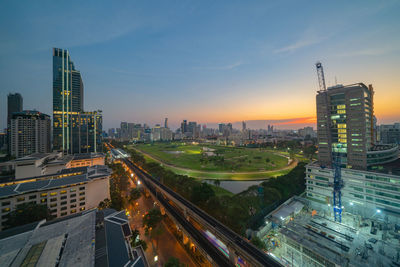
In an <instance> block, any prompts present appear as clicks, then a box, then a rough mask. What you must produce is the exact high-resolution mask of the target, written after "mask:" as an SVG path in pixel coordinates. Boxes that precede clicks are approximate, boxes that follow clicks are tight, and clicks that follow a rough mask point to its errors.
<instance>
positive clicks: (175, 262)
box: [164, 257, 185, 267]
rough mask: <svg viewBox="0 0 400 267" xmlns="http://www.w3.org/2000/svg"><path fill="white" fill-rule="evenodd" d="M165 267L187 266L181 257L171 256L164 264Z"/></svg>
mask: <svg viewBox="0 0 400 267" xmlns="http://www.w3.org/2000/svg"><path fill="white" fill-rule="evenodd" d="M164 267H185V265H184V264H183V263H181V262H180V261H179V259H177V258H174V257H170V258H169V259H168V260H167V262H166V263H165V264H164Z"/></svg>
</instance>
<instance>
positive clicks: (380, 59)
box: [0, 1, 400, 129]
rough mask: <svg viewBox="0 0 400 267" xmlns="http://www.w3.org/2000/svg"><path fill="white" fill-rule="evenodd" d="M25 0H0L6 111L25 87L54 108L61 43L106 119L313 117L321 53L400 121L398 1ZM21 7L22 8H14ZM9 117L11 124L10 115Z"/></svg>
mask: <svg viewBox="0 0 400 267" xmlns="http://www.w3.org/2000/svg"><path fill="white" fill-rule="evenodd" d="M20 5H22V4H21V3H7V4H5V3H3V4H1V6H2V8H1V10H2V11H0V12H1V13H2V14H1V15H2V16H0V17H1V18H0V22H1V25H12V26H11V27H9V28H7V29H6V28H2V29H0V32H1V33H2V34H1V36H3V38H4V39H3V40H2V42H1V48H2V49H1V52H0V58H1V60H0V67H1V68H2V71H1V72H0V79H1V80H2V86H1V90H0V98H1V114H6V109H7V105H6V96H7V94H8V93H14V92H18V93H21V94H22V96H23V98H24V99H25V101H24V105H25V106H26V109H37V110H40V111H41V112H44V113H46V114H51V113H52V112H51V110H52V107H51V102H52V101H51V99H52V95H51V92H52V89H51V88H52V85H51V84H52V81H51V69H52V65H51V61H52V58H51V56H49V55H50V53H51V52H50V51H51V49H52V48H53V47H63V48H65V49H68V50H69V51H70V53H71V55H72V57H73V58H74V62H75V63H76V64H77V65H79V70H80V71H81V73H82V76H83V79H84V80H85V96H84V98H85V100H87V101H86V104H87V108H88V110H94V109H101V110H103V114H104V129H107V128H111V127H115V128H116V127H118V125H119V123H120V121H131V122H138V123H148V124H151V125H154V124H156V123H158V124H161V125H162V123H163V120H164V118H165V117H168V118H169V120H168V123H169V125H170V126H171V128H177V127H178V126H179V124H180V122H181V121H182V120H183V119H187V120H190V121H197V122H198V123H201V124H204V123H206V124H212V123H214V124H217V123H219V122H232V123H234V122H239V123H240V122H241V121H242V120H245V121H246V122H249V121H257V120H267V121H269V122H270V123H271V124H274V125H278V127H277V128H278V129H279V128H282V129H283V128H293V129H296V128H300V127H303V126H306V125H310V124H311V125H314V126H315V123H314V121H315V109H316V105H315V97H314V95H315V92H316V91H317V88H318V85H317V77H316V73H315V68H314V63H315V62H316V61H317V60H321V61H322V63H323V64H324V67H325V69H326V77H327V81H328V85H333V84H334V81H335V80H336V77H337V81H338V83H341V84H345V85H346V84H353V83H356V82H363V83H365V84H366V85H368V84H372V85H373V86H374V88H375V91H376V93H377V94H376V98H375V99H374V101H375V113H376V116H377V118H378V124H381V123H392V122H395V121H399V120H400V112H399V109H398V108H397V101H396V100H397V99H399V98H400V90H398V84H399V82H400V78H399V77H397V76H398V75H397V73H398V64H397V62H398V60H399V58H400V50H399V49H398V47H400V38H399V35H398V34H395V33H396V32H397V29H398V26H399V18H398V17H397V13H398V12H397V11H398V10H399V3H397V2H394V1H393V2H386V3H384V4H382V3H379V4H377V3H374V2H367V3H364V2H363V5H362V6H359V4H357V3H350V4H346V5H345V7H346V8H343V5H337V6H336V5H335V4H332V6H326V5H325V6H322V4H321V5H319V4H316V3H306V4H301V3H291V6H292V7H293V10H296V12H293V11H290V10H287V9H285V8H284V6H286V5H287V3H286V5H284V4H265V3H264V4H261V3H251V4H246V5H244V4H240V3H236V4H232V3H230V4H225V3H218V4H216V3H213V4H211V3H202V4H199V3H189V4H175V5H168V4H163V3H158V4H157V6H156V7H155V6H154V5H152V4H151V3H150V4H147V5H144V6H142V5H140V4H138V3H132V4H130V5H127V6H126V7H114V6H113V7H112V8H110V7H107V6H103V7H100V5H99V6H93V5H92V4H90V3H83V4H82V6H81V8H80V10H79V11H77V12H69V11H70V10H69V9H70V8H71V7H68V6H64V7H61V8H57V6H56V5H55V4H54V5H53V4H52V3H50V2H49V3H48V4H47V5H44V8H43V11H42V7H39V6H35V5H34V4H32V3H28V4H23V5H24V8H23V9H22V8H21V6H20ZM163 5H165V6H163ZM56 8H57V9H56ZM16 9H18V10H19V11H20V12H18V13H15V12H12V11H13V10H16ZM59 10H64V11H63V12H58V11H59ZM328 10H329V12H327V11H328ZM89 11H90V12H89ZM222 11H223V12H222ZM356 11H357V12H356ZM49 14H51V15H49ZM87 14H90V15H89V17H88V18H87V19H85V16H86V15H87ZM176 14H179V15H177V16H175V15H176ZM250 14H252V16H250ZM338 14H339V15H338ZM338 16H340V22H339V20H337V19H335V18H336V17H338ZM56 17H57V18H58V17H60V18H61V19H60V20H56V19H55V18H56ZM171 17H173V19H171ZM249 17H251V18H252V19H251V20H249V19H248V18H249ZM304 17H306V18H305V19H304ZM116 18H118V19H116ZM365 18H368V19H365ZM63 19H65V20H66V19H68V20H69V21H71V22H72V23H71V25H68V26H66V25H64V24H65V23H63ZM110 20H111V21H113V23H110V25H108V22H107V21H110ZM350 22H351V23H350ZM272 26H273V27H272ZM116 29H117V30H116ZM249 29H251V30H249ZM61 33H62V34H61ZM183 36H185V38H183ZM26 43H29V44H30V45H29V46H26ZM367 62H368V63H369V62H374V64H367ZM299 103H301V104H299ZM271 121H275V122H276V123H273V122H271ZM305 122H307V123H308V124H307V123H305ZM0 125H1V127H2V128H5V127H6V116H5V115H3V116H1V118H0ZM248 126H249V128H251V123H250V124H249V123H248ZM266 126H267V122H266V123H265V126H264V127H266ZM256 128H258V127H256Z"/></svg>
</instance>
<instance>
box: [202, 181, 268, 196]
mask: <svg viewBox="0 0 400 267" xmlns="http://www.w3.org/2000/svg"><path fill="white" fill-rule="evenodd" d="M204 181H206V182H207V183H209V184H214V180H204ZM220 182H221V183H220V185H219V186H220V187H222V188H224V189H226V190H228V191H230V192H232V193H234V194H237V193H240V192H242V191H244V190H246V189H247V188H249V187H250V186H252V185H259V184H261V183H262V182H264V180H260V181H220Z"/></svg>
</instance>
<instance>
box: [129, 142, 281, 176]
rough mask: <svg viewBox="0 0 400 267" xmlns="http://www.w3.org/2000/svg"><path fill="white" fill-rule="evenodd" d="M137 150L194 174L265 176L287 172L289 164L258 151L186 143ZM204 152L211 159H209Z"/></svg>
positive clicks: (157, 144)
mask: <svg viewBox="0 0 400 267" xmlns="http://www.w3.org/2000/svg"><path fill="white" fill-rule="evenodd" d="M205 147H206V149H205V150H204V149H203V148H205ZM135 148H136V149H138V150H140V151H143V152H145V153H148V154H149V155H151V156H153V157H155V158H156V159H158V160H160V161H162V162H165V163H167V164H169V165H173V166H176V167H180V168H187V169H190V170H191V171H209V172H262V171H272V170H277V169H280V168H283V167H285V166H286V165H287V163H288V160H287V158H286V157H284V156H281V155H278V154H275V153H272V152H270V151H267V150H260V149H257V148H238V147H222V146H204V145H191V144H185V143H154V144H139V145H136V146H135ZM204 152H207V153H208V154H209V155H208V156H206V155H205V154H204Z"/></svg>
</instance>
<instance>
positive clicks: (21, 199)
mask: <svg viewBox="0 0 400 267" xmlns="http://www.w3.org/2000/svg"><path fill="white" fill-rule="evenodd" d="M24 200H25V197H18V198H17V202H21V201H24Z"/></svg>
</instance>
